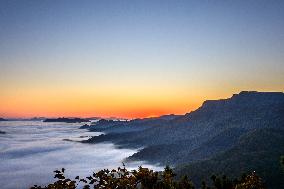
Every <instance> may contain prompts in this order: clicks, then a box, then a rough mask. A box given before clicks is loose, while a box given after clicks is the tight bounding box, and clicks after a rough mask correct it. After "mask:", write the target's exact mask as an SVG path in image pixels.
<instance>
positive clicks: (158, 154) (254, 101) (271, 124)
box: [85, 92, 284, 180]
mask: <svg viewBox="0 0 284 189" xmlns="http://www.w3.org/2000/svg"><path fill="white" fill-rule="evenodd" d="M139 121H140V122H138V123H139V124H138V123H137V124H135V121H133V122H129V123H127V124H128V127H125V128H129V129H128V130H127V129H125V130H124V131H119V130H118V129H117V128H122V127H124V126H126V125H119V126H118V125H112V126H110V127H108V129H107V132H105V134H104V135H100V136H97V137H93V138H91V139H89V140H88V141H85V142H88V143H99V142H107V141H109V142H114V143H115V144H117V145H118V146H121V147H127V148H130V147H133V148H137V147H140V148H141V147H142V149H141V150H140V151H139V152H137V153H136V154H134V155H132V156H130V157H129V158H127V161H133V160H144V161H148V162H151V163H160V164H161V165H171V166H176V167H179V166H180V165H186V164H189V163H192V164H193V165H195V163H196V162H203V161H205V162H207V161H210V160H211V159H212V158H215V157H217V156H220V154H223V153H225V154H228V155H227V156H229V155H232V154H234V153H237V152H235V151H236V150H237V149H240V145H243V146H246V143H248V142H250V140H249V139H250V137H251V138H252V139H251V140H252V143H251V144H250V145H249V144H248V145H247V147H249V146H251V153H252V154H254V151H253V150H254V148H261V145H260V146H258V143H257V142H256V141H257V140H259V139H261V138H262V137H265V136H266V134H267V135H271V136H272V135H273V134H275V133H274V132H273V131H274V130H277V131H279V133H282V130H283V129H284V94H283V93H280V92H241V93H239V94H235V95H233V96H232V97H231V98H228V99H222V100H209V101H205V102H204V103H203V105H202V106H201V107H200V108H198V109H197V110H195V111H193V112H190V113H188V114H185V115H183V116H177V117H175V118H173V119H170V120H168V119H167V120H164V119H163V120H161V119H160V118H155V119H151V120H148V119H145V120H143V119H142V120H139ZM117 126H118V127H117ZM92 127H93V128H95V127H96V125H93V126H92ZM100 127H102V125H100ZM264 131H267V132H264ZM263 135H264V136H263ZM283 136H284V135H280V136H279V137H278V139H279V138H281V137H282V138H283ZM281 141H282V140H280V139H279V140H276V141H274V143H276V144H275V145H272V144H273V143H269V141H268V142H267V145H269V148H267V149H269V150H271V151H269V150H266V151H265V152H263V153H265V154H262V152H261V153H256V154H255V156H250V152H249V153H245V154H244V156H239V157H238V156H236V157H238V158H237V159H235V162H234V161H232V162H230V161H227V163H223V162H222V158H225V157H221V156H220V157H221V158H220V159H219V160H218V161H219V162H221V163H220V164H222V166H228V165H231V163H237V162H236V161H237V160H238V159H240V160H242V161H243V162H244V163H245V164H246V165H249V164H250V163H252V165H251V166H256V165H257V163H255V162H254V161H253V159H255V158H256V157H259V158H260V161H265V160H266V159H267V158H268V155H269V157H270V158H271V159H272V160H273V161H274V160H275V159H277V158H279V157H280V152H278V153H277V154H274V153H273V152H275V151H277V150H278V149H275V148H278V147H279V146H278V145H279V144H281V143H280V142H281ZM260 144H261V141H260ZM283 146H284V145H283ZM241 149H242V148H241ZM279 149H282V148H279ZM282 153H283V154H284V150H282ZM240 154H241V152H240ZM272 155H273V158H272ZM276 156H279V157H276ZM241 157H243V158H244V159H241ZM262 159H263V160H262ZM272 160H271V161H272ZM269 163H271V162H269ZM197 165H198V164H197ZM197 165H196V166H197ZM268 165H270V164H267V166H266V165H264V166H265V169H271V170H273V171H274V169H275V170H276V165H275V164H273V165H274V166H272V167H268ZM200 166H201V165H200ZM210 166H211V164H210V165H208V167H210ZM212 166H213V165H212ZM248 167H249V166H245V168H248ZM215 168H216V167H215ZM194 169H195V168H194ZM217 170H219V169H217ZM220 170H222V169H220ZM229 170H230V169H228V171H229ZM181 171H182V169H181ZM241 171H246V170H245V169H235V171H232V172H235V173H236V175H239V174H241ZM273 171H272V172H273ZM276 172H277V170H276ZM201 173H202V172H201ZM268 174H269V175H264V174H263V175H264V177H265V178H266V179H268V180H270V179H269V178H271V174H270V173H268ZM197 175H198V174H197Z"/></svg>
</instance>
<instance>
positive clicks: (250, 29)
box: [0, 0, 284, 115]
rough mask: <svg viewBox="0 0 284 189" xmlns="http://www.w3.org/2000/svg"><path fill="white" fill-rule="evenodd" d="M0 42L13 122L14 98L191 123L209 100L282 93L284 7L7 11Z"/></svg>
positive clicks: (41, 6)
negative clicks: (187, 117)
mask: <svg viewBox="0 0 284 189" xmlns="http://www.w3.org/2000/svg"><path fill="white" fill-rule="evenodd" d="M0 41H1V43H0V65H1V70H0V87H1V88H2V89H3V90H4V91H3V93H2V96H1V94H0V97H1V99H0V105H1V104H2V108H1V109H0V113H1V114H2V115H13V113H12V112H16V110H14V109H13V108H15V107H14V106H12V105H9V103H7V101H11V100H13V99H15V98H17V100H18V103H19V104H22V106H29V105H30V107H33V108H31V109H32V110H30V109H25V111H28V112H29V111H30V112H32V113H34V112H36V110H38V111H39V109H40V111H39V112H40V114H48V111H45V110H44V109H41V108H39V107H45V106H47V105H46V104H45V103H44V101H45V100H46V99H50V98H52V97H53V95H51V94H49V93H50V91H58V93H60V94H61V95H62V96H63V95H64V94H66V93H68V95H71V97H70V101H73V102H74V100H75V101H76V100H77V101H79V100H80V99H83V98H84V99H88V100H87V101H88V102H90V101H94V102H92V103H91V104H92V105H93V106H94V107H97V108H95V109H94V110H93V109H90V108H87V109H86V110H84V108H82V112H89V113H88V114H96V113H99V114H100V113H101V114H105V111H102V108H101V107H103V106H109V112H110V113H109V114H111V115H113V114H115V115H116V114H118V112H119V110H120V108H122V107H121V106H122V105H119V106H117V107H116V106H114V105H112V106H111V105H108V104H104V103H96V102H100V101H102V98H106V96H107V98H108V99H109V101H110V102H112V103H110V104H122V103H124V102H125V101H127V100H128V99H132V101H131V100H130V101H131V103H132V104H144V103H146V104H149V107H145V109H147V112H151V108H152V107H150V105H152V106H153V107H154V108H153V112H158V113H159V111H160V113H167V112H168V111H173V112H177V113H182V112H184V113H185V112H186V111H188V110H190V109H192V108H195V107H197V106H198V105H199V104H200V103H201V102H202V101H203V100H205V99H207V98H223V97H227V96H229V95H231V94H232V93H235V92H239V91H240V90H262V91H283V88H284V62H283V60H284V2H283V1H261V0H259V1H250V0H248V1H121V0H118V1H1V2H0ZM45 90H46V91H48V92H45ZM77 90H80V91H81V92H80V93H79V94H76V95H75V96H74V97H72V92H70V91H77ZM98 93H99V95H97V94H98ZM109 94H113V96H112V95H109ZM33 95H36V96H38V97H40V98H39V99H38V102H37V103H36V104H33V103H32V102H31V100H28V99H29V98H30V96H33ZM161 96H164V97H165V99H164V100H160V101H159V99H160V97H161ZM118 97H121V98H118ZM151 98H152V99H151ZM162 98H163V97H162ZM19 99H20V100H19ZM176 99H181V100H180V101H177V100H176ZM63 101H64V100H62V101H60V100H59V101H58V102H57V104H55V105H53V106H51V107H50V109H52V108H54V109H56V107H57V106H63V105H64V104H68V102H69V101H68V102H67V101H66V102H65V101H64V103H63ZM153 101H155V102H157V104H155V103H154V104H153V103H152V102H153ZM168 101H170V102H171V103H170V104H169V103H167V102H168ZM78 103H79V102H78ZM78 103H76V104H78ZM151 103H152V104H151ZM79 104H80V103H79ZM161 104H164V106H165V107H164V106H162V105H161ZM81 106H82V107H84V106H85V105H84V104H81ZM125 106H126V107H123V108H122V109H121V112H127V113H129V112H131V111H133V112H136V113H137V112H139V111H142V112H143V111H146V110H144V109H143V108H142V109H141V110H140V109H139V108H137V109H133V107H132V106H129V107H128V106H127V105H125ZM133 106H134V105H133ZM166 106H167V107H169V106H172V107H173V106H174V107H175V108H168V109H167V108H166ZM72 107H73V106H72ZM127 107H128V109H127ZM138 107H139V105H138ZM178 107H179V108H178ZM71 109H72V108H71ZM73 109H75V105H74V107H73ZM126 109H127V110H126ZM157 109H158V110H159V111H158V110H157ZM163 109H165V111H161V110H163ZM112 110H115V111H114V112H113V113H112ZM49 111H51V110H49ZM7 112H11V113H9V114H8V113H7ZM32 113H30V114H32ZM61 113H62V114H63V113H66V114H68V115H69V114H70V115H71V114H72V115H73V114H75V113H74V111H73V112H68V111H62V112H61ZM79 113H80V112H78V114H79ZM127 113H125V114H127ZM1 114H0V115H1ZM30 114H29V115H30ZM137 114H138V113H137ZM17 115H18V114H17ZM19 115H21V114H20V113H19ZM143 115H144V114H143Z"/></svg>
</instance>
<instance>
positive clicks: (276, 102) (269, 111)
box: [176, 91, 284, 128]
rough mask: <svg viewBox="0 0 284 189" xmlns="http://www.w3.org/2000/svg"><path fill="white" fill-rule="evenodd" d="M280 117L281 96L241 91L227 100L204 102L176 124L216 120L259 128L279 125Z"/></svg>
mask: <svg viewBox="0 0 284 189" xmlns="http://www.w3.org/2000/svg"><path fill="white" fill-rule="evenodd" d="M283 115H284V93H282V92H255V91H252V92H248V91H243V92H240V93H239V94H234V95H233V96H232V97H231V98H229V99H221V100H207V101H205V102H204V103H203V105H202V106H201V107H200V108H198V109H197V110H195V111H193V112H191V113H188V114H186V115H185V116H184V117H182V118H180V119H177V120H176V121H177V122H178V123H179V124H186V123H188V124H190V123H192V122H199V123H200V122H203V121H207V122H208V121H218V120H219V121H222V122H224V121H225V122H227V121H228V122H230V123H231V124H234V123H241V122H242V124H244V125H243V126H244V127H246V128H250V126H249V124H251V123H252V122H253V124H256V123H257V122H258V124H259V127H265V126H268V125H267V124H268V123H269V122H271V121H272V122H274V123H276V122H277V124H280V123H281V122H283V121H284V116H283ZM244 121H245V122H246V123H247V124H246V123H245V122H244ZM238 126H240V125H238Z"/></svg>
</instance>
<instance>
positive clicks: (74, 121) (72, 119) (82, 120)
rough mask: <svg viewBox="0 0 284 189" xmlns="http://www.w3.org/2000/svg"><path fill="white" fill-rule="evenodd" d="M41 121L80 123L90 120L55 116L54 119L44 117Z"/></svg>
mask: <svg viewBox="0 0 284 189" xmlns="http://www.w3.org/2000/svg"><path fill="white" fill-rule="evenodd" d="M43 122H64V123H81V122H90V120H87V119H81V118H64V117H62V118H55V119H45V120H43Z"/></svg>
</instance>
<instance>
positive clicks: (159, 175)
mask: <svg viewBox="0 0 284 189" xmlns="http://www.w3.org/2000/svg"><path fill="white" fill-rule="evenodd" d="M64 171H65V169H64V168H62V170H56V171H54V172H55V176H54V178H55V179H57V180H56V181H55V182H54V183H51V184H48V185H47V186H37V185H35V186H33V187H31V188H30V189H76V188H83V189H90V188H97V189H99V188H106V189H115V188H116V189H136V188H141V189H194V188H195V186H194V184H193V182H192V181H191V180H190V179H189V178H188V177H187V176H183V177H181V178H180V179H179V180H176V179H175V173H174V172H173V170H172V169H171V168H169V167H168V166H167V167H166V168H165V169H164V171H162V172H155V171H153V170H150V169H148V168H142V167H139V169H138V170H137V171H136V170H133V171H128V170H127V169H126V168H125V167H123V168H120V167H119V168H118V169H117V170H111V171H109V170H107V169H104V170H101V171H98V172H96V173H93V174H92V175H90V176H88V177H86V178H80V177H79V176H76V177H75V179H73V180H71V179H69V178H66V177H65V175H64ZM210 179H211V182H210V183H206V182H204V181H201V183H200V186H199V187H198V188H202V189H210V188H211V189H264V188H266V187H265V185H264V184H263V182H262V180H261V178H260V177H258V176H257V175H256V173H255V172H252V173H250V174H248V175H242V176H241V177H240V178H238V179H230V178H228V177H226V176H225V175H223V176H216V175H212V176H211V177H210Z"/></svg>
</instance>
